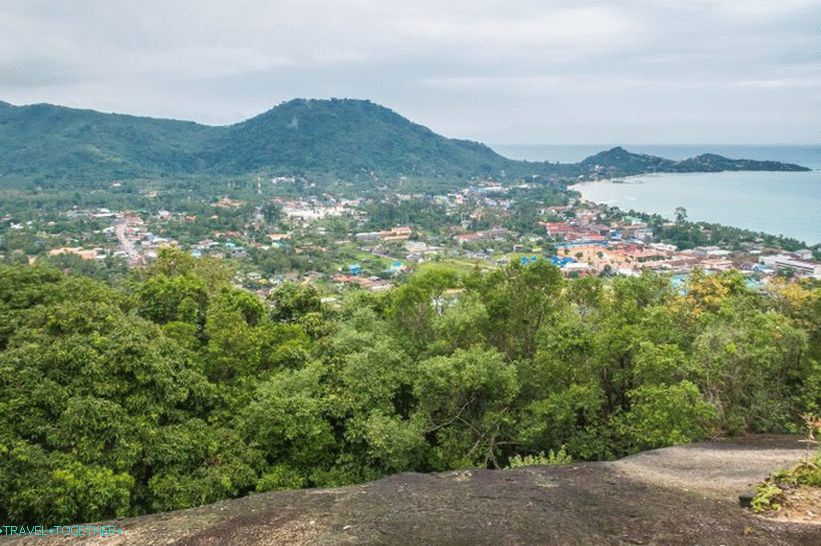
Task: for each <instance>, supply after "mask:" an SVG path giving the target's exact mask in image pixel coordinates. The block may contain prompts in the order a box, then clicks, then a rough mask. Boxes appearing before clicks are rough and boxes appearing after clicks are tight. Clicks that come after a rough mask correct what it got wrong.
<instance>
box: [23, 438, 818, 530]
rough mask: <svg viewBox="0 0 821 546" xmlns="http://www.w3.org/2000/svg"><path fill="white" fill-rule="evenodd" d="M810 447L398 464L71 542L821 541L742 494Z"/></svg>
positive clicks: (127, 524)
mask: <svg viewBox="0 0 821 546" xmlns="http://www.w3.org/2000/svg"><path fill="white" fill-rule="evenodd" d="M805 454H806V450H805V448H804V447H803V445H802V444H801V443H800V442H798V440H797V438H794V437H787V436H749V437H746V438H742V439H733V440H721V441H713V442H705V443H700V444H693V445H688V446H679V447H672V448H665V449H659V450H655V451H648V452H645V453H641V454H638V455H635V456H632V457H627V458H625V459H622V460H620V461H615V462H602V463H578V464H571V465H566V466H533V467H526V468H520V469H516V470H502V471H492V470H464V471H455V472H447V473H441V474H399V475H395V476H390V477H388V478H384V479H382V480H379V481H376V482H372V483H367V484H363V485H354V486H348V487H340V488H336V489H323V490H301V491H286V492H279V493H267V494H260V495H252V496H250V497H246V498H242V499H236V500H229V501H223V502H219V503H216V504H212V505H208V506H202V507H200V508H195V509H191V510H182V511H177V512H169V513H164V514H154V515H150V516H143V517H139V518H132V519H124V520H118V521H115V522H110V523H111V524H113V525H116V526H119V527H121V528H122V529H123V530H124V532H123V534H122V535H116V536H113V537H106V538H99V537H98V538H85V539H74V540H69V541H68V542H70V543H73V544H105V545H107V546H109V545H110V546H113V545H126V544H135V545H136V544H139V545H159V544H178V545H223V544H227V545H269V544H270V545H273V544H403V545H410V544H466V545H467V544H471V545H472V544H522V545H525V544H527V545H530V544H665V545H668V544H688V545H689V544H716V545H718V544H725V545H731V544H762V545H763V544H767V545H771V544H796V545H813V544H818V545H821V521H819V522H816V523H811V522H810V523H806V522H805V523H794V522H784V521H774V520H770V519H766V518H762V517H758V516H755V515H753V514H752V513H750V512H749V511H747V510H744V509H743V508H741V507H740V506H739V502H738V498H739V496H740V495H742V494H744V492H745V491H749V490H750V489H751V488H752V487H753V485H754V484H755V483H756V482H759V481H760V480H762V479H763V478H765V477H766V476H767V475H768V474H769V473H770V472H772V471H773V470H775V469H776V468H783V467H788V466H790V465H792V464H794V463H795V462H796V461H798V460H799V459H800V458H801V457H803V456H804V455H805ZM8 543H9V544H30V543H31V544H65V543H66V541H65V539H59V538H45V539H32V538H28V539H19V538H18V539H14V540H11V541H10V542H8Z"/></svg>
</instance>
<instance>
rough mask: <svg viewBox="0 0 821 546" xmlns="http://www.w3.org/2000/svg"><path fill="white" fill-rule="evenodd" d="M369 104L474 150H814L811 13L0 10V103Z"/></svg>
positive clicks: (817, 89) (346, 0)
mask: <svg viewBox="0 0 821 546" xmlns="http://www.w3.org/2000/svg"><path fill="white" fill-rule="evenodd" d="M295 97H315V98H327V97H355V98H369V99H371V100H373V101H375V102H378V103H381V104H384V105H386V106H388V107H390V108H392V109H394V110H396V111H398V112H399V113H401V114H402V115H404V116H406V117H408V118H410V119H412V120H413V121H416V122H419V123H422V124H424V125H427V126H429V127H431V128H432V129H434V130H435V131H437V132H440V133H443V134H445V135H447V136H452V137H460V138H471V139H477V140H481V141H484V142H489V143H508V144H511V143H515V144H537V143H538V144H542V143H544V144H578V143H595V144H598V143H614V144H615V143H623V144H631V143H633V144H635V143H713V144H722V143H812V144H818V143H821V0H814V1H813V0H727V1H721V0H715V1H713V0H682V1H672V0H670V1H665V0H657V1H653V2H651V1H622V2H585V1H580V0H574V1H567V2H562V1H545V0H540V1H529V0H500V1H497V0H470V1H458V2H457V1H448V0H412V1H407V2H405V1H394V0H381V1H373V2H371V1H360V0H337V1H323V2H319V1H312V0H296V1H290V0H284V1H283V0H210V1H206V0H202V1H194V0H139V1H136V0H133V1H125V0H123V1H116V0H70V1H68V0H65V1H64V0H0V100H5V101H7V102H11V103H13V104H27V103H34V102H51V103H57V104H64V105H68V106H75V107H84V108H93V109H97V110H102V111H116V112H125V113H132V114H139V115H151V116H158V117H174V118H180V119H190V120H195V121H199V122H203V123H209V124H227V123H232V122H236V121H240V120H242V119H245V118H247V117H250V116H253V115H255V114H258V113H260V112H263V111H265V110H268V109H269V108H271V107H273V106H274V105H276V104H278V103H279V102H282V101H285V100H288V99H291V98H295Z"/></svg>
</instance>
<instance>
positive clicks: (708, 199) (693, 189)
mask: <svg viewBox="0 0 821 546" xmlns="http://www.w3.org/2000/svg"><path fill="white" fill-rule="evenodd" d="M612 147H613V146H612V145H578V146H577V145H573V146H570V145H568V146H550V145H545V146H542V145H497V146H493V148H494V149H495V150H496V151H497V152H499V153H500V154H502V155H504V156H506V157H510V158H512V159H526V160H529V161H552V162H556V161H558V162H561V163H573V162H577V161H580V160H582V159H584V158H586V157H589V156H591V155H593V154H595V153H598V152H600V151H602V150H607V149H609V148H612ZM623 147H624V148H625V149H627V150H628V151H631V152H634V153H642V154H651V155H656V156H660V157H666V158H668V159H676V160H679V159H686V158H688V157H693V156H695V155H699V154H703V153H715V154H719V155H723V156H726V157H729V158H733V159H758V160H767V159H769V160H774V161H782V162H785V163H797V164H799V165H803V166H805V167H809V168H810V169H813V170H812V171H809V172H749V171H745V172H723V173H680V174H676V173H673V174H648V175H643V176H636V177H628V178H623V179H620V180H621V181H622V183H612V182H608V181H604V182H583V183H580V184H576V185H574V186H573V189H575V190H577V191H579V192H580V193H581V194H582V196H583V197H584V198H585V199H589V200H590V201H595V202H597V203H606V204H608V205H613V206H617V207H619V208H621V209H623V210H630V209H632V210H636V211H641V212H649V213H656V214H660V215H662V216H664V217H666V218H673V216H674V211H675V209H676V207H684V208H685V209H687V216H688V218H689V219H690V220H696V221H705V222H712V223H719V224H724V225H729V226H735V227H740V228H745V229H751V230H754V231H762V232H765V233H771V234H774V235H784V236H787V237H792V238H795V239H798V240H800V241H804V242H805V243H807V244H809V245H814V244H818V243H821V144H819V145H811V146H788V145H780V146H749V145H731V146H728V145H686V146H672V145H657V146H653V145H641V146H639V145H634V146H627V145H625V146H623Z"/></svg>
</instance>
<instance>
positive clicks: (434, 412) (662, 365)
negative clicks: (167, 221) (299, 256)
mask: <svg viewBox="0 0 821 546" xmlns="http://www.w3.org/2000/svg"><path fill="white" fill-rule="evenodd" d="M231 277H232V273H231V271H229V270H227V269H226V268H225V267H224V266H223V265H221V262H219V261H212V260H209V259H200V260H194V259H193V258H191V257H190V256H189V255H187V254H185V253H182V252H180V251H176V250H165V251H163V253H161V255H160V257H159V259H158V260H157V262H156V263H155V264H154V265H153V266H151V267H150V268H148V269H145V270H138V271H132V272H131V274H130V275H129V276H127V277H125V278H123V279H121V280H120V282H118V284H117V285H116V286H111V285H106V284H104V283H102V282H100V281H97V280H93V279H90V278H87V277H82V276H72V275H66V274H64V273H63V272H61V271H59V270H57V269H51V268H49V267H45V266H27V265H19V266H16V265H15V266H13V265H6V266H0V519H2V520H4V521H13V522H16V523H19V524H23V523H32V524H34V523H42V522H48V523H50V524H56V523H60V522H76V521H96V520H101V519H105V518H110V517H114V516H122V515H133V514H142V513H147V512H153V511H161V510H171V509H176V508H184V507H190V506H196V505H199V504H202V503H207V502H211V501H215V500H218V499H222V498H227V497H233V496H237V495H243V494H246V493H249V492H253V491H269V490H276V489H282V488H296V487H306V486H334V485H339V484H346V483H352V482H358V481H363V480H369V479H372V478H376V477H379V476H382V475H385V474H388V473H394V472H400V471H409V470H415V471H436V470H445V469H455V468H466V467H477V466H479V467H489V468H498V467H504V466H506V465H508V464H510V463H511V460H513V462H514V463H515V461H518V460H521V457H523V456H528V455H535V454H538V453H540V452H548V451H549V450H555V451H557V452H559V451H560V450H561V448H562V446H564V450H563V451H562V453H563V456H564V454H566V455H568V456H570V457H572V458H573V459H574V460H597V459H612V458H614V457H619V456H622V455H625V454H628V453H633V452H636V451H639V450H642V449H648V448H654V447H659V446H665V445H670V444H675V443H680V442H686V441H689V440H694V439H700V438H707V437H710V436H713V435H719V434H739V433H743V432H745V431H774V432H775V431H797V430H799V429H800V426H801V418H800V415H802V414H805V413H818V411H819V409H821V367H819V359H820V357H821V328H819V326H821V325H820V324H819V322H821V289H819V288H818V287H817V286H811V285H800V284H796V283H793V284H789V285H783V286H778V285H776V286H775V287H773V288H772V290H771V291H770V293H768V294H758V293H753V292H750V291H748V290H747V289H746V288H745V283H744V280H743V278H742V277H741V276H740V275H738V274H737V273H727V274H722V275H710V276H707V275H703V274H699V273H695V274H693V275H692V276H691V278H690V281H689V284H688V285H687V286H686V290H684V291H678V290H674V289H672V288H671V285H670V282H669V279H667V278H666V277H663V276H656V275H651V274H646V275H644V276H641V277H636V278H615V279H610V280H604V279H599V278H583V279H575V280H567V279H564V278H563V277H562V275H561V274H560V272H559V270H558V269H556V268H554V267H553V266H550V265H547V264H544V263H541V262H539V263H535V264H531V265H529V266H521V265H518V264H511V265H510V266H508V267H505V268H503V269H500V270H497V271H494V272H490V273H483V274H480V273H479V272H475V273H471V274H465V275H457V274H456V273H454V272H453V271H451V270H448V269H440V268H435V267H432V268H429V269H425V270H423V271H421V272H418V273H416V274H414V275H412V276H411V277H410V278H409V279H408V280H407V281H405V282H404V283H403V284H401V285H400V286H398V287H397V288H395V289H393V290H391V291H388V292H386V293H380V294H373V293H370V292H365V291H361V290H352V291H349V292H347V293H346V296H345V298H344V299H343V300H341V301H340V302H338V304H337V305H334V306H328V305H326V304H323V303H321V299H320V296H319V294H318V293H317V292H316V290H315V289H314V288H312V287H311V286H310V285H297V284H284V285H282V286H281V287H280V288H279V289H278V290H277V291H275V292H274V293H273V294H272V297H271V298H270V300H269V301H262V300H260V299H258V298H257V296H255V295H253V294H251V293H249V292H246V291H242V290H238V289H235V288H232V287H231V285H230V279H231Z"/></svg>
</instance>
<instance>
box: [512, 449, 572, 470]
mask: <svg viewBox="0 0 821 546" xmlns="http://www.w3.org/2000/svg"><path fill="white" fill-rule="evenodd" d="M572 462H573V457H571V456H570V455H568V454H567V451H565V448H564V446H561V447H560V448H559V450H558V451H553V450H552V449H551V450H550V451H548V452H547V455H545V454H544V451H540V452H539V454H538V455H525V456H521V455H514V456H513V457H511V458H510V460H509V461H508V466H507V468H519V467H522V466H533V465H560V464H570V463H572Z"/></svg>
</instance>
